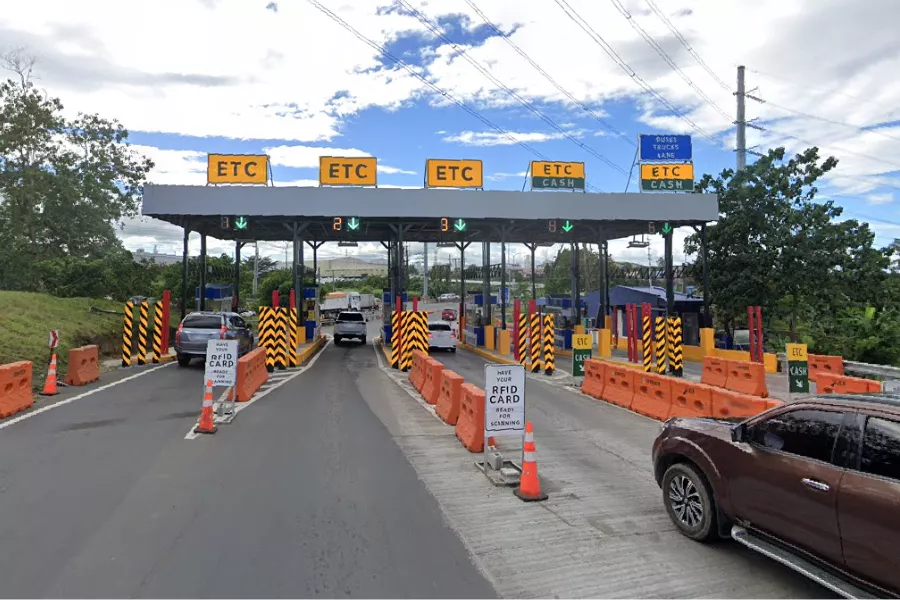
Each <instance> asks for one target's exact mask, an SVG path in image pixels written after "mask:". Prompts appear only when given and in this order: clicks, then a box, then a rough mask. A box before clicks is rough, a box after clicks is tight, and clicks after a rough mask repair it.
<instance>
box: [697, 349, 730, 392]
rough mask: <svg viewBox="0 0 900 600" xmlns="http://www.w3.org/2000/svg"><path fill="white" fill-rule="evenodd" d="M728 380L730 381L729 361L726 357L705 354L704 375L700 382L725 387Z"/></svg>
mask: <svg viewBox="0 0 900 600" xmlns="http://www.w3.org/2000/svg"><path fill="white" fill-rule="evenodd" d="M726 381H728V361H727V360H725V359H724V358H714V357H712V356H704V357H703V375H702V376H701V377H700V382H701V383H703V384H706V385H713V386H716V387H722V388H723V387H725V382H726Z"/></svg>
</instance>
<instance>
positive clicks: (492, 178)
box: [487, 171, 528, 181]
mask: <svg viewBox="0 0 900 600" xmlns="http://www.w3.org/2000/svg"><path fill="white" fill-rule="evenodd" d="M527 175H528V171H521V172H519V173H494V174H492V175H488V176H487V179H488V180H489V181H503V180H504V179H509V178H514V179H522V178H523V177H526V176H527Z"/></svg>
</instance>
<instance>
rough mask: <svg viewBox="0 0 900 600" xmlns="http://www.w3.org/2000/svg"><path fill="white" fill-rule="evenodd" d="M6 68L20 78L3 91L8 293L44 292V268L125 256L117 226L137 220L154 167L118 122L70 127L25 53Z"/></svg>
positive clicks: (0, 137)
mask: <svg viewBox="0 0 900 600" xmlns="http://www.w3.org/2000/svg"><path fill="white" fill-rule="evenodd" d="M0 65H2V66H4V67H5V68H7V69H8V70H11V71H13V72H14V73H15V74H16V75H18V77H17V78H16V79H7V80H6V81H4V82H2V83H0V123H2V124H3V125H2V127H0V196H2V197H3V202H2V203H0V287H3V288H7V289H23V290H38V289H41V281H40V280H39V279H38V278H35V277H34V276H33V275H32V272H33V269H34V268H35V266H36V265H37V264H38V263H41V262H44V261H52V260H54V259H65V258H84V259H98V258H100V257H103V256H104V255H106V254H108V253H110V252H115V251H121V249H122V247H121V243H120V242H119V240H118V238H117V237H116V230H115V226H114V223H116V222H118V221H120V220H121V219H122V218H123V217H130V216H134V215H135V214H136V213H137V211H138V206H139V198H140V194H141V192H142V188H143V184H144V182H145V180H146V176H147V173H148V172H149V171H150V169H152V168H153V163H152V162H151V161H150V160H149V159H146V158H143V157H141V156H138V155H137V154H136V153H135V152H134V151H132V150H131V149H130V148H129V147H128V145H127V140H128V132H127V131H126V130H125V129H124V128H123V127H122V126H121V125H120V124H119V123H118V122H116V121H109V120H106V119H103V118H102V117H100V116H98V115H85V114H79V115H78V116H77V117H76V118H74V119H71V120H70V119H67V118H66V117H65V116H64V115H63V114H62V113H63V105H62V102H61V101H60V100H59V99H57V98H52V97H50V96H48V95H47V94H46V93H45V92H43V91H41V90H39V89H38V88H37V87H36V86H35V85H34V83H33V82H32V81H31V71H32V68H33V66H34V61H33V60H27V59H26V58H24V57H23V55H22V53H21V52H13V53H10V54H7V55H6V56H4V57H0ZM59 264H62V263H57V266H59Z"/></svg>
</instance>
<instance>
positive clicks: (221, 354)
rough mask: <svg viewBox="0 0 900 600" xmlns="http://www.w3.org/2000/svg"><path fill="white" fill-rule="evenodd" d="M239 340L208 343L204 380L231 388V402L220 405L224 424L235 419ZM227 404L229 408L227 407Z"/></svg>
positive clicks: (211, 341)
mask: <svg viewBox="0 0 900 600" xmlns="http://www.w3.org/2000/svg"><path fill="white" fill-rule="evenodd" d="M237 363H238V342H237V340H209V341H208V342H207V343H206V370H205V374H204V376H203V379H204V380H206V381H212V384H213V387H227V388H231V389H230V390H229V391H230V398H231V399H230V400H227V399H226V400H225V401H224V402H222V403H220V404H219V417H221V421H220V422H222V423H230V422H231V421H232V420H233V419H234V415H235V412H234V408H235V404H236V403H237V391H236V390H235V389H234V387H235V386H236V385H237ZM226 404H227V405H228V406H226Z"/></svg>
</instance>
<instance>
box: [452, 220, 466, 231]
mask: <svg viewBox="0 0 900 600" xmlns="http://www.w3.org/2000/svg"><path fill="white" fill-rule="evenodd" d="M453 228H454V229H456V230H457V231H465V230H466V222H465V221H463V220H462V219H457V220H456V223H454V224H453Z"/></svg>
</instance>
